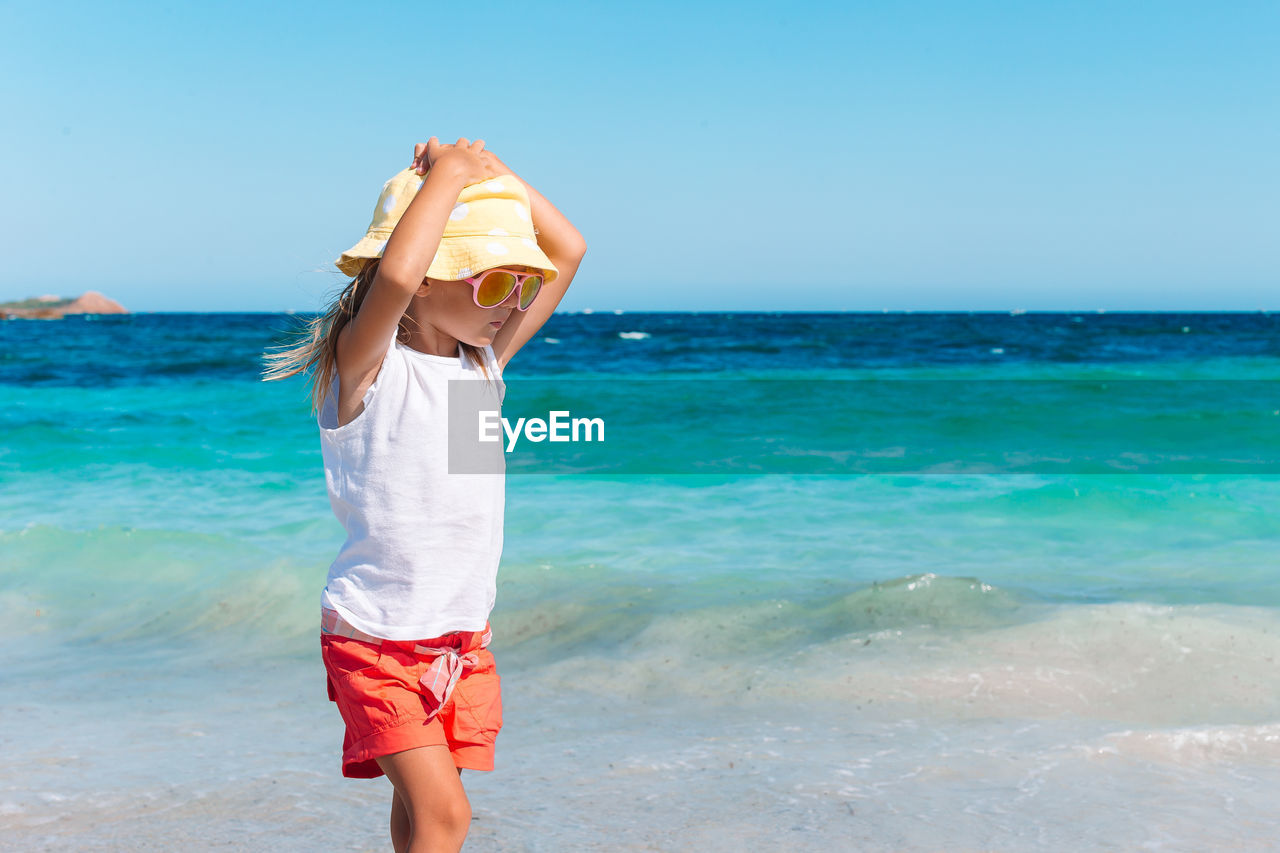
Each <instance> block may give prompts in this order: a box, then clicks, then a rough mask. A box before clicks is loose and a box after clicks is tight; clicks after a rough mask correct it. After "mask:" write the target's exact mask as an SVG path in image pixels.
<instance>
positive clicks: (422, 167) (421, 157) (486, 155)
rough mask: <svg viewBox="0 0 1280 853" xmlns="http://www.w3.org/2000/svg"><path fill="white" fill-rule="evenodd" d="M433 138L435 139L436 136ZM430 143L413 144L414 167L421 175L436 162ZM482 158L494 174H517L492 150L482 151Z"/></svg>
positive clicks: (482, 143) (460, 141) (442, 145)
mask: <svg viewBox="0 0 1280 853" xmlns="http://www.w3.org/2000/svg"><path fill="white" fill-rule="evenodd" d="M431 138H432V139H435V137H434V136H433V137H431ZM476 141H477V142H478V143H479V144H480V145H481V146H483V145H484V141H483V140H476ZM458 142H459V143H460V144H461V143H465V142H466V139H459V140H458ZM430 145H431V143H430V142H427V143H426V144H423V143H421V142H419V143H418V144H417V145H415V146H413V166H412V168H413V170H414V171H415V172H417V173H418V174H419V175H423V174H426V172H427V170H428V169H430V168H431V164H432V163H434V162H435V160H433V159H431V157H430V152H429V149H430ZM454 147H456V146H454V145H451V144H449V143H447V142H446V143H440V144H439V145H438V148H439V149H441V150H443V149H447V148H454ZM439 156H440V155H439V153H437V154H436V155H435V159H436V160H438V159H439ZM480 158H481V159H482V160H484V161H485V162H486V163H488V164H489V166H490V167H491V168H492V169H493V172H494V174H497V175H514V174H515V172H512V171H511V170H510V169H509V168H507V164H506V163H503V162H502V161H501V160H500V159H498V155H497V154H494V153H493V152H492V151H489V150H482V151H481V152H480Z"/></svg>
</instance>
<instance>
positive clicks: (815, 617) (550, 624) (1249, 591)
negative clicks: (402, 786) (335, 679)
mask: <svg viewBox="0 0 1280 853" xmlns="http://www.w3.org/2000/svg"><path fill="white" fill-rule="evenodd" d="M304 319H307V317H305V316H303V315H291V314H234V313H217V314H163V313H156V314H149V313H137V314H129V315H119V316H110V315H84V316H75V315H73V316H70V317H68V318H66V319H64V320H61V321H31V320H12V321H7V322H3V323H0V742H2V743H3V749H0V838H2V839H3V841H0V847H3V848H4V849H6V850H46V849H74V850H160V849H165V850H171V849H189V850H204V849H215V848H216V849H233V850H264V851H265V850H270V851H318V850H336V849H341V850H370V851H372V850H386V849H390V842H389V836H388V832H387V816H388V811H389V806H390V799H391V788H390V784H389V783H388V782H387V780H386V779H385V778H382V779H378V780H350V779H344V778H342V776H341V770H340V754H341V743H342V723H341V720H340V718H339V716H338V712H337V709H336V707H335V706H334V705H333V704H332V703H330V702H329V701H328V700H327V696H326V690H325V672H324V668H323V665H322V663H321V661H320V656H319V640H318V631H319V597H320V590H321V589H322V588H323V586H324V583H325V577H326V573H327V570H328V565H329V562H330V560H332V559H333V557H334V555H336V553H337V550H338V547H339V546H340V545H341V543H342V541H343V537H344V533H343V530H342V528H341V526H340V525H339V523H338V522H337V520H336V519H335V518H334V517H333V515H332V512H331V510H330V508H329V505H328V499H327V496H326V493H325V487H324V477H323V467H322V463H321V457H320V444H319V437H318V434H317V430H316V423H315V419H314V416H313V415H312V413H311V411H310V408H309V401H308V399H307V392H308V386H307V383H306V380H305V378H304V377H293V378H291V379H289V380H286V381H282V382H263V381H261V371H262V369H263V362H262V357H263V354H264V352H267V351H270V350H273V349H274V348H276V347H278V346H280V345H281V344H283V343H285V342H286V340H287V339H288V335H289V333H290V330H292V329H295V328H296V327H297V326H298V325H299V324H300V323H301V322H302V321H303V320H304ZM504 378H505V380H506V383H507V393H506V399H505V402H504V406H503V415H504V416H505V417H507V418H509V419H512V420H514V419H515V418H517V417H545V416H546V415H547V414H548V413H549V412H551V411H556V410H563V411H572V413H573V415H575V416H578V415H582V416H586V417H592V416H596V417H600V418H601V419H602V421H603V422H604V424H605V430H606V434H605V441H604V442H602V443H599V444H590V443H585V442H568V443H558V444H554V445H553V444H552V443H550V442H542V443H538V442H534V441H531V440H521V441H520V442H519V444H518V446H517V447H516V448H514V449H513V450H512V452H511V453H509V454H508V457H507V465H508V469H507V470H508V478H507V515H506V528H505V537H506V545H505V550H504V553H503V559H502V565H501V569H500V573H499V578H498V601H497V605H496V608H495V610H494V612H493V614H492V618H491V623H492V626H493V629H494V639H493V644H492V646H491V649H492V650H493V652H494V654H495V657H496V660H497V662H498V669H499V672H500V673H501V675H502V677H503V691H504V694H503V695H504V720H505V725H504V728H503V730H502V733H501V735H500V736H499V739H498V754H497V766H496V769H495V770H494V771H493V772H492V773H480V772H474V771H467V772H465V773H464V774H463V777H462V778H463V783H464V785H465V786H466V788H467V791H468V794H469V796H470V798H471V802H472V808H473V815H474V820H473V823H472V829H471V832H470V835H469V837H468V841H467V847H466V849H468V850H477V851H484V850H502V851H507V850H530V851H568V850H602V851H603V850H609V851H620V850H636V851H639V850H707V851H730V850H735V851H736V850H751V851H757V850H777V851H793V850H822V851H832V850H841V851H843V850H946V851H977V850H1053V851H1058V850H1085V849H1106V850H1211V849H1219V850H1220V849H1232V850H1267V849H1273V848H1274V845H1275V838H1276V837H1277V834H1278V833H1280V817H1277V815H1276V811H1275V808H1274V802H1275V798H1276V795H1277V792H1278V791H1280V667H1278V664H1277V661H1278V659H1280V571H1278V569H1280V514H1278V513H1277V512H1276V508H1277V506H1280V478H1278V475H1280V441H1277V438H1278V437H1280V316H1278V315H1276V314H1270V313H1262V312H1257V313H1095V312H1087V313H1084V312H1077V313H1035V312H1028V313H1014V314H995V313H948V314H943V313H905V314H904V313H895V314H888V313H886V314H878V313H877V314H860V313H826V314H803V313H772V314H768V313H760V314H716V313H667V314H661V313H607V314H605V313H577V314H560V315H556V316H554V317H553V318H552V319H551V321H550V322H548V324H547V325H546V326H545V327H544V328H543V329H542V330H541V332H540V334H539V335H538V337H537V338H535V339H534V340H533V341H531V342H529V343H528V344H527V345H526V346H525V347H524V349H522V350H521V351H520V353H519V354H517V356H516V357H515V359H514V360H513V361H512V363H511V364H510V365H509V367H508V368H507V371H506V373H505V377H504Z"/></svg>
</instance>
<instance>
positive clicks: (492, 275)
mask: <svg viewBox="0 0 1280 853" xmlns="http://www.w3.org/2000/svg"><path fill="white" fill-rule="evenodd" d="M463 281H465V282H466V283H467V284H469V285H471V298H472V299H473V300H475V303H476V305H477V306H478V307H480V308H496V307H497V306H499V305H501V304H502V303H503V302H506V301H507V299H508V298H509V297H510V296H511V292H512V291H513V290H515V289H516V288H517V287H518V288H520V297H519V299H518V300H517V305H516V307H517V308H519V309H520V310H521V311H528V310H529V306H530V305H532V304H533V300H534V299H535V298H537V296H538V291H539V290H541V289H542V273H540V272H528V273H515V272H510V271H508V270H501V269H492V270H485V271H484V272H482V273H480V275H473V276H472V277H471V278H464V279H463Z"/></svg>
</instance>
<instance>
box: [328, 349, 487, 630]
mask: <svg viewBox="0 0 1280 853" xmlns="http://www.w3.org/2000/svg"><path fill="white" fill-rule="evenodd" d="M484 357H485V360H486V363H487V365H488V367H489V375H490V377H492V380H486V378H485V375H484V374H483V373H482V372H480V370H479V368H477V367H476V366H474V365H472V364H471V362H470V361H469V360H468V359H467V358H465V357H464V356H463V355H462V349H461V346H459V349H458V356H457V357H454V358H449V357H444V356H438V355H428V354H427V353H423V352H419V351H418V350H415V349H412V348H411V347H408V346H406V345H404V344H402V343H399V342H398V341H396V339H395V337H394V336H392V338H391V341H390V343H389V346H388V348H387V353H386V356H385V357H384V359H383V362H382V367H381V369H380V370H379V371H378V376H377V378H376V379H375V380H374V382H373V385H372V386H370V387H369V390H368V391H367V392H366V393H365V395H364V409H363V410H362V411H361V412H360V413H359V414H358V415H356V417H355V418H354V419H353V420H352V421H350V422H349V423H346V424H343V425H342V426H338V425H337V423H338V421H337V405H338V404H337V399H338V378H337V376H336V375H335V377H334V379H333V382H332V384H331V385H330V387H329V390H328V393H327V394H326V396H325V399H324V405H323V406H322V407H321V409H320V411H319V413H318V415H317V421H318V424H319V427H320V447H321V451H322V453H323V456H324V477H325V483H326V485H327V486H328V490H329V504H330V506H332V507H333V512H334V514H335V515H336V516H337V517H338V520H339V521H340V522H342V526H343V527H344V528H345V529H346V531H347V540H346V542H344V543H343V545H342V548H341V550H340V551H339V552H338V556H337V558H336V559H335V560H334V561H333V563H332V565H331V566H330V567H329V578H328V581H327V583H326V584H325V588H324V591H323V593H322V594H321V597H320V602H321V607H322V608H328V609H331V610H336V611H337V612H338V614H339V615H340V616H342V618H344V619H345V620H346V621H347V622H348V623H350V624H351V625H353V626H355V627H356V628H358V629H359V630H361V631H364V632H366V633H368V634H372V635H374V636H376V637H382V638H384V639H389V640H419V639H428V638H432V637H439V636H442V635H444V634H447V633H449V632H451V631H480V630H483V629H484V627H485V623H486V622H487V620H488V618H489V613H490V611H492V610H493V605H494V601H495V599H496V597H497V574H498V560H499V558H500V557H501V555H502V528H503V509H504V505H505V501H506V458H505V455H504V453H503V450H502V447H503V442H502V441H498V442H496V443H495V444H494V445H493V448H494V453H493V454H490V451H489V450H487V449H486V450H485V451H484V453H485V454H486V456H485V464H484V466H483V470H484V471H486V472H496V473H452V474H451V473H449V452H448V451H449V447H448V443H447V436H448V427H449V418H448V414H449V413H448V403H449V381H450V380H458V379H470V380H477V381H478V382H479V383H481V384H479V385H477V386H474V387H475V389H476V392H475V393H479V394H480V395H481V397H483V398H484V399H485V400H486V401H487V402H486V404H485V405H484V407H483V408H484V409H485V410H490V409H492V410H496V411H498V412H499V413H500V411H501V405H502V398H503V397H504V396H505V394H506V385H505V384H504V383H503V382H502V378H501V377H502V368H501V367H500V366H499V364H498V360H497V358H496V357H495V356H494V352H493V347H491V346H485V348H484ZM467 387H468V388H470V387H471V386H467ZM456 390H457V389H456V388H455V391H456ZM455 399H457V398H455ZM468 399H472V397H471V396H470V393H469V396H468ZM500 416H501V415H500V414H499V417H500ZM455 422H456V421H455ZM498 423H501V421H498ZM475 429H476V428H475V427H474V426H472V427H471V430H473V433H472V436H473V437H474V435H475V432H474V430H475ZM497 432H498V433H499V434H501V428H500V427H499V428H498V430H497ZM455 447H456V445H455ZM473 458H474V457H473ZM456 470H457V468H456V467H455V471H456Z"/></svg>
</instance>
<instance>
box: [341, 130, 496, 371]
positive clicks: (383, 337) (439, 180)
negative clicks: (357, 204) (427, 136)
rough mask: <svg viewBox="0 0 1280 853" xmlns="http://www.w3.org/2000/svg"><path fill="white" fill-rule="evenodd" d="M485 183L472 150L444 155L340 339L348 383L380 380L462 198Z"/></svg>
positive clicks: (482, 169)
mask: <svg viewBox="0 0 1280 853" xmlns="http://www.w3.org/2000/svg"><path fill="white" fill-rule="evenodd" d="M433 138H434V137H433ZM477 144H481V145H482V144H483V143H480V142H477ZM455 152H457V153H455ZM486 177H488V174H487V171H486V169H485V167H484V164H483V163H482V162H481V161H480V159H479V157H478V154H477V153H475V152H472V151H470V150H469V149H467V148H450V149H449V150H448V151H447V152H443V153H442V154H441V156H440V158H439V159H438V160H437V161H436V162H435V163H434V164H433V165H432V167H431V169H430V171H428V172H427V176H426V178H424V179H423V182H422V189H421V190H419V191H418V194H417V195H416V196H414V199H413V201H411V202H410V203H409V206H408V207H407V208H406V209H405V212H404V215H403V216H401V217H400V221H399V222H398V223H396V227H395V230H393V231H392V232H391V237H390V239H389V240H388V241H387V247H386V249H385V250H384V251H383V254H382V260H381V261H380V262H379V264H378V270H377V272H376V273H375V274H374V277H373V283H372V284H371V285H370V288H369V293H368V294H366V295H365V298H364V301H363V302H362V303H361V305H360V310H359V311H358V312H357V314H356V316H355V317H354V318H352V320H351V322H350V323H348V324H347V326H346V327H344V328H343V329H342V331H341V332H340V333H339V334H338V376H339V378H340V380H341V381H342V382H343V383H346V384H349V385H355V386H357V387H358V386H360V385H368V384H370V383H372V381H373V379H374V378H375V377H376V376H377V374H378V369H379V368H380V367H381V366H382V357H383V356H384V355H385V354H386V351H387V341H389V340H391V336H392V335H394V334H395V332H396V326H397V325H399V323H400V318H401V317H403V316H404V312H405V310H406V309H407V308H408V307H409V303H410V302H411V301H412V300H413V295H414V294H415V293H416V292H417V290H418V288H419V287H421V285H422V280H423V278H425V276H426V274H427V268H428V267H430V266H431V260H432V258H434V257H435V254H436V250H437V249H438V248H439V247H440V238H441V237H442V236H443V234H444V229H445V225H446V224H447V223H448V221H449V214H450V212H451V211H452V210H453V206H454V204H456V203H457V201H458V194H459V193H461V192H462V189H463V187H465V186H466V185H467V184H469V183H474V182H475V181H479V180H484V179H485V178H486Z"/></svg>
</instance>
